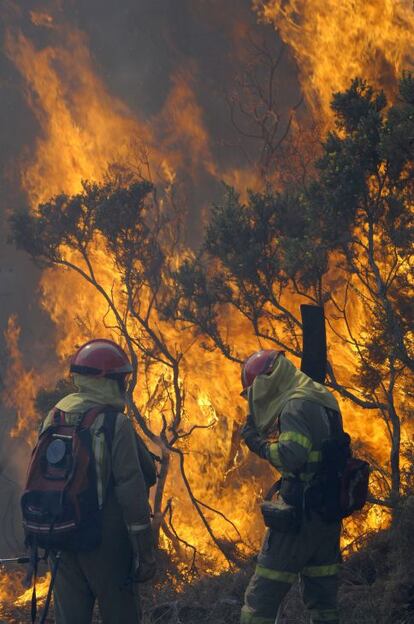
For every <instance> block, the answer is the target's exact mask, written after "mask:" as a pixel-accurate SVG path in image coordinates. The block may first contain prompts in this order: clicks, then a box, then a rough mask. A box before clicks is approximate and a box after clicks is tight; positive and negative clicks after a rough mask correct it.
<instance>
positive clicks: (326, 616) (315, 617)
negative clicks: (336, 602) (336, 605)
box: [310, 609, 339, 624]
mask: <svg viewBox="0 0 414 624" xmlns="http://www.w3.org/2000/svg"><path fill="white" fill-rule="evenodd" d="M310 614H311V617H312V622H313V624H319V622H339V613H338V610H337V609H311V610H310Z"/></svg>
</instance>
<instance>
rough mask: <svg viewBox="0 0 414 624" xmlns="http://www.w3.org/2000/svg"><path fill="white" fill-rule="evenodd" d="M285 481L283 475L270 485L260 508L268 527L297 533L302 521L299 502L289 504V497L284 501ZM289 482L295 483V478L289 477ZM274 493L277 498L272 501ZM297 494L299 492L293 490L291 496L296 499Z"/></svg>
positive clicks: (287, 493) (285, 493) (283, 531)
mask: <svg viewBox="0 0 414 624" xmlns="http://www.w3.org/2000/svg"><path fill="white" fill-rule="evenodd" d="M286 481H287V479H286V477H284V478H282V479H279V481H277V482H276V483H275V484H274V485H273V486H272V487H271V489H270V490H269V492H268V493H267V494H266V496H265V499H264V501H263V503H262V504H261V506H260V508H261V511H262V516H263V520H264V523H265V525H266V526H267V528H268V529H271V530H272V531H277V532H279V533H297V532H298V531H299V529H300V525H301V521H302V509H301V504H299V505H295V504H291V501H290V500H289V498H288V502H285V501H286V499H285V495H287V496H289V490H288V488H287V483H286ZM289 482H294V483H295V484H296V482H297V480H296V479H289ZM302 491H303V490H302ZM282 492H283V498H282ZM276 493H277V498H276V500H274V501H273V500H272V499H273V497H274V495H275V494H276ZM297 496H299V492H297V491H296V490H295V491H294V496H293V498H295V499H296V497H297Z"/></svg>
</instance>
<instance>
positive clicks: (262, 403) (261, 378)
mask: <svg viewBox="0 0 414 624" xmlns="http://www.w3.org/2000/svg"><path fill="white" fill-rule="evenodd" d="M291 399H304V400H306V401H313V402H314V403H318V404H319V405H323V406H324V407H327V408H330V409H333V410H336V411H339V405H338V402H337V400H336V399H335V397H334V396H333V394H331V392H329V390H327V389H326V388H325V386H323V385H322V384H320V383H317V382H316V381H313V380H312V379H311V378H310V377H308V376H307V375H305V373H302V371H300V370H298V369H297V368H296V366H294V365H293V364H292V362H290V361H289V360H287V359H286V358H285V357H284V356H283V355H280V356H279V357H278V358H277V359H276V362H275V365H274V368H273V370H272V372H271V373H270V374H267V375H258V376H257V377H256V379H255V380H254V382H253V385H252V386H251V389H250V391H249V404H250V409H251V410H252V415H253V418H254V421H255V423H256V426H257V428H258V430H259V431H260V432H261V433H265V432H268V431H269V430H270V429H272V428H273V427H274V426H275V425H276V423H277V420H278V419H279V417H280V414H281V413H282V410H283V408H284V407H285V405H286V403H287V402H288V401H290V400H291Z"/></svg>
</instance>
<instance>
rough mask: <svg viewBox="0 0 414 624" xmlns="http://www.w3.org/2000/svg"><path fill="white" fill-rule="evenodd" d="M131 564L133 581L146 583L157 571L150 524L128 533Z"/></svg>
mask: <svg viewBox="0 0 414 624" xmlns="http://www.w3.org/2000/svg"><path fill="white" fill-rule="evenodd" d="M130 539H131V544H132V550H133V555H134V558H133V564H132V574H131V576H132V580H133V582H134V583H146V582H147V581H150V580H151V579H153V578H154V576H155V573H156V571H157V562H156V560H155V544H154V536H153V533H152V528H151V526H148V528H146V529H144V530H143V531H139V532H137V533H132V534H130Z"/></svg>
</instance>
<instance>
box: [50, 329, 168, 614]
mask: <svg viewBox="0 0 414 624" xmlns="http://www.w3.org/2000/svg"><path fill="white" fill-rule="evenodd" d="M70 372H71V373H72V374H73V380H74V383H75V385H76V386H77V388H78V392H75V393H72V394H69V395H68V396H66V397H65V398H63V399H62V400H61V401H59V403H58V404H57V405H56V407H55V409H54V410H52V412H51V413H50V414H49V416H48V418H47V419H46V421H45V422H44V423H43V426H42V431H45V430H47V428H48V427H50V426H51V425H52V422H51V421H52V420H53V418H54V417H55V416H54V415H55V414H56V411H58V413H60V414H63V415H64V419H65V423H66V424H67V425H70V424H73V423H76V422H79V418H80V415H82V414H87V413H90V411H91V410H93V409H94V410H95V412H97V416H96V417H95V419H94V420H93V422H92V424H91V426H90V433H91V440H92V450H93V456H94V460H95V470H96V487H97V499H98V505H99V507H100V509H101V510H102V540H101V543H100V545H99V546H98V547H96V548H94V549H93V550H91V551H90V552H76V551H74V552H65V551H63V552H62V555H61V558H60V562H59V568H58V572H57V575H56V581H55V586H54V605H55V617H56V622H57V624H89V623H90V622H91V621H92V612H93V608H94V603H95V601H97V602H98V606H99V610H100V613H101V616H102V620H103V621H104V622H106V623H107V624H119V623H120V622H122V623H123V624H137V623H138V622H140V608H139V596H138V591H137V585H136V583H139V582H145V581H147V580H150V579H151V578H152V577H153V576H154V574H155V569H156V563H155V556H154V542H153V537H152V529H151V523H150V508H149V503H148V492H147V486H146V483H145V480H144V475H143V472H142V467H141V462H140V458H139V452H138V451H139V449H138V448H137V441H136V434H135V430H134V428H133V426H132V423H131V422H130V420H129V418H128V417H127V416H126V415H125V414H124V413H123V411H124V407H125V390H126V381H127V377H128V375H130V374H131V373H132V366H131V363H130V361H129V358H128V356H127V355H126V353H125V352H124V351H123V349H121V347H120V346H118V345H117V344H116V343H115V342H113V341H111V340H106V339H97V340H91V341H89V342H87V343H86V344H84V345H82V346H81V347H80V348H79V349H78V350H77V352H76V353H75V355H74V356H73V358H72V361H71V364H70ZM97 406H98V408H97ZM100 407H101V408H102V409H99V408H100ZM108 408H109V409H110V410H112V412H111V413H112V414H113V420H112V425H111V427H112V431H111V438H110V441H109V438H108V426H107V421H106V418H107V415H108V414H107V412H108Z"/></svg>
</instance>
